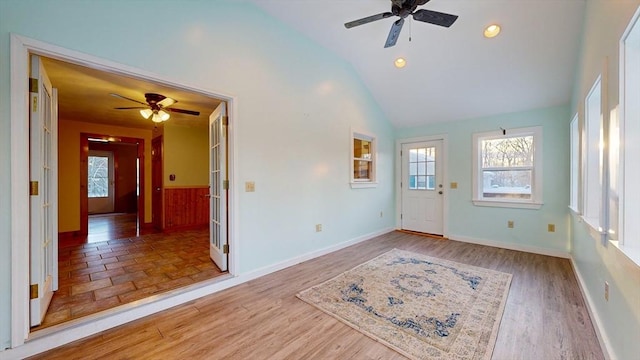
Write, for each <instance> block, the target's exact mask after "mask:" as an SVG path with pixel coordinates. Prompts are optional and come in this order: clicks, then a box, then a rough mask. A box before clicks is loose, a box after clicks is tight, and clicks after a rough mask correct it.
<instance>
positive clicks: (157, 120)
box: [151, 113, 164, 123]
mask: <svg viewBox="0 0 640 360" xmlns="http://www.w3.org/2000/svg"><path fill="white" fill-rule="evenodd" d="M151 121H153V122H154V123H161V122H163V121H164V120H162V118H161V117H160V115H158V113H153V116H151Z"/></svg>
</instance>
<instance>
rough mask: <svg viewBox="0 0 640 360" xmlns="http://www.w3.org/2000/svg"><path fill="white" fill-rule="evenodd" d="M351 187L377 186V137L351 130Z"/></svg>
mask: <svg viewBox="0 0 640 360" xmlns="http://www.w3.org/2000/svg"><path fill="white" fill-rule="evenodd" d="M350 164H351V166H350V167H351V181H350V182H351V187H352V188H365V187H375V186H377V184H378V183H377V182H376V138H375V136H372V135H369V134H365V133H362V132H357V131H352V132H351V161H350Z"/></svg>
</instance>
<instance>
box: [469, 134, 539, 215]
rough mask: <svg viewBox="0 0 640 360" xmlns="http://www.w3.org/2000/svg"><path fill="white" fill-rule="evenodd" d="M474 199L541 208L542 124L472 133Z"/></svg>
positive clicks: (482, 202) (483, 203)
mask: <svg viewBox="0 0 640 360" xmlns="http://www.w3.org/2000/svg"><path fill="white" fill-rule="evenodd" d="M473 159H474V162H473V203H474V204H475V205H479V206H497V207H513V208H527V209H539V208H540V207H541V206H542V127H541V126H535V127H528V128H518V129H507V130H498V131H490V132H483V133H476V134H474V135H473Z"/></svg>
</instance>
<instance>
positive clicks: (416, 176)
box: [409, 147, 436, 190]
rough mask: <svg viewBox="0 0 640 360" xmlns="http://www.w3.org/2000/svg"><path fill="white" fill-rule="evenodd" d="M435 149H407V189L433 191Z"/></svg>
mask: <svg viewBox="0 0 640 360" xmlns="http://www.w3.org/2000/svg"><path fill="white" fill-rule="evenodd" d="M435 175H436V148H435V147H426V148H417V149H409V189H411V190H435V181H436V180H435Z"/></svg>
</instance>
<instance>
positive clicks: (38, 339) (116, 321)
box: [0, 228, 394, 360]
mask: <svg viewBox="0 0 640 360" xmlns="http://www.w3.org/2000/svg"><path fill="white" fill-rule="evenodd" d="M393 230H394V229H393V228H385V229H382V230H379V231H375V232H372V233H369V234H365V235H362V236H359V237H357V238H353V239H350V240H347V241H344V242H341V243H339V244H335V245H332V246H328V247H326V248H323V249H319V250H315V251H312V252H309V253H306V254H302V255H300V256H296V257H294V258H291V259H288V260H285V261H282V262H279V263H276V264H273V265H269V266H265V267H263V268H260V269H257V270H253V271H250V272H248V273H244V274H240V275H238V276H235V277H234V276H229V277H224V278H222V279H218V280H215V279H214V280H212V281H208V282H203V283H200V284H195V285H192V286H189V287H187V288H184V289H179V290H175V291H171V292H167V293H163V294H160V295H156V296H153V297H150V298H147V299H143V300H139V301H136V302H133V303H130V304H126V305H122V306H120V307H118V308H117V309H112V310H107V311H104V312H102V313H100V314H95V315H90V316H86V317H84V318H82V319H78V320H73V321H69V322H67V323H64V324H61V325H56V326H52V327H51V328H47V329H43V330H40V331H37V332H35V333H33V334H31V336H30V337H29V339H28V340H27V341H26V342H25V343H24V344H23V345H21V346H18V347H15V348H12V349H7V350H4V351H1V350H0V360H5V359H6V360H10V359H11V360H12V359H24V358H26V357H29V356H33V355H36V354H39V353H41V352H44V351H47V350H51V349H53V348H56V347H59V346H62V345H65V344H68V343H70V342H73V341H76V340H80V339H82V338H85V337H88V336H91V335H94V334H97V333H99V332H101V331H105V330H108V329H111V328H114V327H116V326H120V325H123V324H126V323H128V322H131V321H134V320H138V319H141V318H143V317H145V316H149V315H152V314H155V313H158V312H160V311H163V310H166V309H169V308H172V307H174V306H177V305H181V304H185V303H187V302H189V301H193V300H195V299H198V298H201V297H203V296H207V295H211V294H215V293H217V292H219V291H222V290H225V289H228V288H230V287H233V286H236V285H239V284H242V283H245V282H247V281H250V280H253V279H256V278H259V277H261V276H264V275H268V274H271V273H273V272H276V271H279V270H282V269H285V268H287V267H290V266H293V265H296V264H299V263H301V262H304V261H307V260H311V259H314V258H316V257H319V256H322V255H326V254H329V253H332V252H334V251H338V250H340V249H344V248H346V247H348V246H351V245H355V244H357V243H360V242H363V241H366V240H370V239H373V238H374V237H376V236H380V235H383V234H386V233H389V232H391V231H393Z"/></svg>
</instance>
